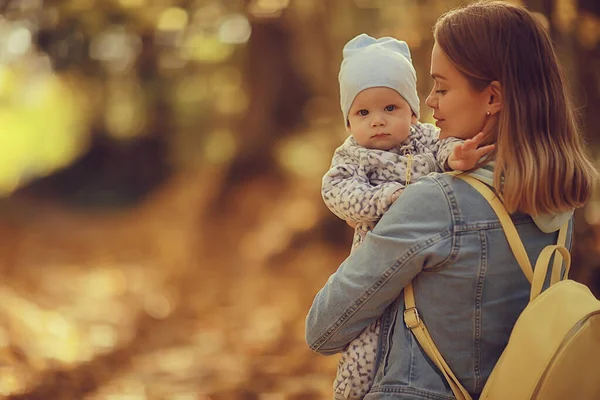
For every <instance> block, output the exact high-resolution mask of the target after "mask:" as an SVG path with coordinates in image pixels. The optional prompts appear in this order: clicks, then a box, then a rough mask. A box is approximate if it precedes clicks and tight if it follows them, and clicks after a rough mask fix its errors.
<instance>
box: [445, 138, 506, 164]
mask: <svg viewBox="0 0 600 400" xmlns="http://www.w3.org/2000/svg"><path fill="white" fill-rule="evenodd" d="M482 139H483V132H479V133H478V134H477V135H475V136H474V137H473V138H472V139H467V140H465V141H464V142H463V143H458V144H457V145H455V146H454V149H453V151H452V154H450V157H448V166H449V167H450V168H452V169H453V170H455V171H468V170H470V169H472V168H473V167H475V165H477V161H479V159H481V157H483V156H485V155H486V154H488V153H489V152H491V151H493V150H494V147H495V145H493V144H489V145H487V146H482V147H479V148H478V146H479V145H480V144H481V140H482Z"/></svg>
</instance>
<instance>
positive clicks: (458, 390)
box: [404, 283, 471, 400]
mask: <svg viewBox="0 0 600 400" xmlns="http://www.w3.org/2000/svg"><path fill="white" fill-rule="evenodd" d="M404 307H405V310H404V323H405V324H406V327H407V328H409V329H410V330H411V332H412V333H413V335H415V338H416V339H417V342H419V344H420V345H421V348H423V350H424V351H425V354H427V356H428V357H429V359H430V360H431V361H433V363H434V364H435V365H436V366H437V367H438V369H439V370H440V371H442V373H443V374H444V377H445V378H446V381H447V382H448V384H449V385H450V389H452V393H454V397H456V399H457V400H471V395H470V394H469V392H467V389H465V388H464V386H463V385H461V384H460V382H459V381H458V378H456V376H455V375H454V373H453V372H452V370H451V369H450V367H449V366H448V364H447V363H446V361H445V360H444V357H442V354H441V353H440V351H439V350H438V348H437V347H436V345H435V343H434V342H433V339H432V338H431V335H429V331H428V330H427V327H426V326H425V324H424V323H423V320H421V318H420V316H419V312H418V311H417V307H416V305H415V293H414V291H413V286H412V283H409V284H408V285H406V286H405V287H404Z"/></svg>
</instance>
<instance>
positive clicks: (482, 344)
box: [306, 173, 572, 400]
mask: <svg viewBox="0 0 600 400" xmlns="http://www.w3.org/2000/svg"><path fill="white" fill-rule="evenodd" d="M512 219H513V222H514V223H515V225H516V227H517V231H518V233H519V235H520V237H521V240H522V241H523V243H524V245H525V249H526V250H527V254H528V256H529V259H530V261H531V264H532V265H533V266H534V265H535V261H536V259H537V256H538V255H539V253H540V251H541V250H542V249H543V248H544V247H545V246H546V245H549V244H553V243H556V240H557V238H558V232H551V233H544V232H542V231H541V230H540V229H539V228H538V227H537V226H536V225H535V223H534V221H533V220H532V218H531V217H530V216H528V215H525V214H515V215H513V216H512ZM570 225H571V226H570V229H569V234H568V235H567V236H568V237H567V247H570V244H571V232H572V221H571V223H570ZM411 280H412V281H413V285H414V289H415V296H416V304H417V308H418V310H419V313H420V316H421V318H422V319H423V321H424V322H425V324H426V326H427V328H428V329H429V332H430V334H431V336H432V338H433V340H434V342H435V343H436V345H437V347H438V349H439V350H440V352H441V353H442V355H443V357H444V358H445V360H446V361H447V363H448V364H449V366H450V368H451V369H452V371H453V372H454V373H455V375H456V376H457V377H458V379H459V380H460V381H461V383H462V384H463V385H464V386H465V388H466V389H467V390H468V391H469V392H470V393H471V394H472V396H473V398H475V399H476V398H478V396H479V394H480V393H481V390H482V388H483V386H484V384H485V382H486V380H487V378H488V377H489V375H490V372H491V370H492V368H493V367H494V365H495V363H496V361H497V360H498V358H499V357H500V354H501V352H502V351H503V349H504V347H505V346H506V343H507V342H508V337H509V335H510V332H511V330H512V327H513V325H514V323H515V321H516V319H517V317H518V316H519V314H520V313H521V311H522V310H523V308H525V306H526V304H527V302H528V299H529V291H530V285H529V283H528V281H527V279H526V278H525V275H524V274H523V272H522V271H521V269H520V267H519V265H518V264H517V262H516V260H515V258H514V256H513V254H512V252H511V250H510V247H509V246H508V242H507V241H506V237H505V235H504V231H503V230H502V227H501V225H500V222H499V220H498V218H497V217H496V214H495V213H494V211H493V210H492V209H491V207H490V206H489V204H488V203H487V201H486V200H485V199H484V198H483V197H482V196H481V195H480V194H479V193H478V192H476V191H475V190H474V189H473V188H472V187H471V186H470V185H468V184H467V183H466V182H464V181H462V180H461V179H458V178H456V177H452V176H450V175H444V174H438V173H434V174H431V175H429V176H427V177H424V178H422V179H420V180H419V181H417V182H415V183H414V184H412V185H409V186H408V187H407V188H406V189H405V191H404V193H403V194H402V195H401V196H400V197H399V199H398V200H397V201H396V202H395V203H394V204H393V205H392V206H391V207H390V209H389V210H388V211H387V212H386V213H385V214H384V215H383V217H382V218H381V220H380V221H379V223H378V224H377V226H376V227H375V229H374V230H373V231H372V232H370V233H368V234H367V236H366V238H365V240H364V243H363V244H362V246H359V247H358V248H357V249H356V250H355V251H354V252H352V254H351V255H350V256H349V257H348V258H347V259H346V260H345V261H344V262H343V263H342V265H341V266H340V267H339V268H338V270H337V271H336V272H335V273H334V274H333V275H331V276H330V278H329V280H328V281H327V283H326V284H325V286H324V287H323V288H322V289H321V290H320V291H319V293H318V294H317V296H316V298H315V300H314V302H313V305H312V307H311V309H310V311H309V314H308V316H307V318H306V340H307V343H308V344H309V346H310V347H311V349H313V350H314V351H316V352H319V353H321V354H325V355H329V354H334V353H338V352H340V351H342V350H343V349H344V347H345V346H346V345H347V344H348V343H349V342H350V341H351V340H352V339H354V338H355V337H356V336H357V335H359V334H360V332H361V331H362V330H363V329H364V328H365V327H367V326H368V325H369V324H370V323H371V322H373V321H374V320H375V319H377V318H379V317H381V318H382V320H381V321H382V322H381V326H382V328H381V333H380V340H379V347H378V357H377V359H378V361H377V373H376V377H375V382H374V385H373V388H372V389H371V392H370V393H369V394H368V395H367V396H366V397H365V399H366V400H373V399H430V400H449V399H453V398H454V396H453V395H452V391H451V390H450V388H449V387H448V385H447V383H446V381H445V379H444V377H443V375H442V374H441V373H440V372H439V371H438V370H437V368H436V367H435V365H434V364H433V363H432V362H431V361H430V360H429V359H428V357H427V355H426V354H425V353H424V352H423V351H422V349H421V348H420V347H419V344H418V343H417V341H416V339H415V338H414V337H413V335H412V333H411V332H410V330H409V329H407V328H406V326H405V325H404V321H403V311H404V300H403V298H402V296H401V293H402V288H403V287H404V286H405V285H406V284H407V283H408V282H410V281H411Z"/></svg>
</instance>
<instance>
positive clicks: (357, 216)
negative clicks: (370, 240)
mask: <svg viewBox="0 0 600 400" xmlns="http://www.w3.org/2000/svg"><path fill="white" fill-rule="evenodd" d="M403 189H404V185H403V184H401V183H399V182H396V181H390V182H385V183H381V184H379V185H371V183H370V182H369V179H368V178H367V176H366V175H365V174H364V173H362V172H361V171H360V167H359V165H357V164H338V165H335V158H334V165H332V167H331V169H330V170H329V171H328V172H327V173H326V174H325V176H324V177H323V185H322V187H321V195H322V196H323V201H325V205H327V207H328V208H329V209H330V210H331V212H333V213H334V214H335V215H337V216H338V217H340V218H341V219H343V220H345V221H350V222H361V221H377V220H379V218H381V216H382V215H383V213H384V212H385V211H386V210H387V209H388V208H389V206H390V205H391V204H392V203H393V202H394V200H396V199H397V198H398V195H399V194H400V192H401V191H402V190H403Z"/></svg>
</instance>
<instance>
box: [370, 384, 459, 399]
mask: <svg viewBox="0 0 600 400" xmlns="http://www.w3.org/2000/svg"><path fill="white" fill-rule="evenodd" d="M369 393H406V394H414V395H419V396H422V397H425V398H427V399H432V400H440V399H444V400H453V399H455V398H454V396H446V395H443V394H440V393H434V392H430V391H428V390H423V389H418V388H414V387H410V386H405V387H389V386H373V388H372V389H371V391H370V392H369Z"/></svg>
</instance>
